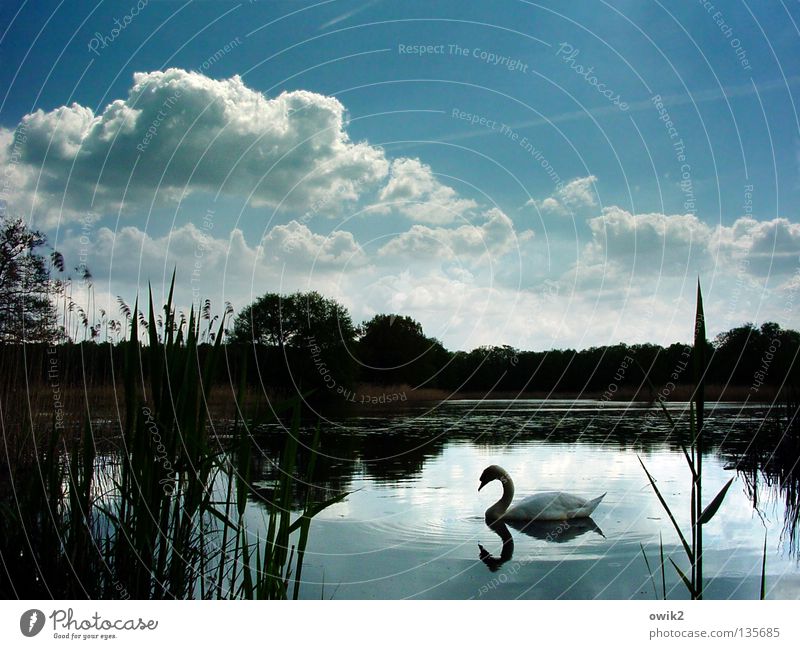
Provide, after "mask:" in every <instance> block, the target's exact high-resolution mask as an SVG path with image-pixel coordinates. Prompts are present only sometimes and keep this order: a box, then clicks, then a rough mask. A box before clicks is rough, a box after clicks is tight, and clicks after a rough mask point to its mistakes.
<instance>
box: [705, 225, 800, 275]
mask: <svg viewBox="0 0 800 649" xmlns="http://www.w3.org/2000/svg"><path fill="white" fill-rule="evenodd" d="M710 248H711V250H712V251H716V250H718V251H719V253H720V254H721V255H726V256H728V257H729V258H731V259H733V260H734V261H735V260H746V264H747V266H748V269H749V271H750V273H752V274H754V275H758V276H766V275H784V274H792V273H794V272H795V271H796V270H797V269H798V267H800V224H798V223H792V222H791V221H789V220H788V219H784V218H775V219H771V220H769V221H758V220H756V219H754V218H752V217H749V216H746V217H742V218H740V219H737V220H736V221H735V222H734V223H733V225H731V226H729V227H725V226H719V227H718V228H717V229H716V230H715V232H714V235H713V237H712V240H711V242H710Z"/></svg>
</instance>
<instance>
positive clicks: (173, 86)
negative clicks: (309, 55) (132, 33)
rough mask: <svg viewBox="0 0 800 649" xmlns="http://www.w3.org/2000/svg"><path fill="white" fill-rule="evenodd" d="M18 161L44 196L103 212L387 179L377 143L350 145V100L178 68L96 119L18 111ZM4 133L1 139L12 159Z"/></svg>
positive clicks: (270, 201)
mask: <svg viewBox="0 0 800 649" xmlns="http://www.w3.org/2000/svg"><path fill="white" fill-rule="evenodd" d="M16 132H17V134H18V136H19V135H21V136H22V137H17V140H18V141H19V142H20V146H19V147H18V150H17V159H18V162H19V164H20V165H21V166H24V167H25V168H26V169H27V170H28V172H29V173H28V182H27V189H28V190H29V191H32V190H33V187H34V183H36V182H37V179H38V185H37V192H38V194H39V199H40V201H42V202H44V203H46V204H48V205H50V206H55V207H56V208H57V207H58V206H60V205H61V202H62V199H63V200H64V203H65V206H66V207H67V208H68V209H71V210H88V209H90V208H92V209H94V210H98V211H102V210H108V209H113V208H116V207H118V206H119V205H120V204H121V203H122V200H123V196H124V198H125V201H126V202H127V203H139V204H140V205H149V204H150V202H151V201H155V202H157V203H158V202H165V201H174V200H177V199H178V198H180V197H182V196H183V195H185V194H190V193H193V192H196V191H207V192H214V193H216V192H218V191H220V192H223V193H229V194H238V195H243V196H248V197H251V201H252V202H253V203H254V204H266V205H270V206H277V205H279V204H280V205H284V206H287V207H290V208H297V209H302V208H305V207H307V206H308V205H310V204H313V203H315V202H318V201H320V200H325V198H326V197H327V196H329V195H336V196H338V197H339V198H341V199H354V198H357V197H358V196H359V195H360V190H361V189H363V187H367V186H370V185H373V184H375V185H376V186H377V183H378V182H379V181H380V180H381V179H382V178H384V177H385V176H386V174H387V172H388V168H389V164H388V162H387V160H386V158H385V156H384V153H383V151H382V150H381V149H380V148H377V147H373V146H371V145H369V144H367V143H363V142H362V143H356V142H352V141H351V140H350V138H349V135H348V133H347V131H346V113H345V109H344V106H343V105H342V104H341V103H340V102H339V101H338V100H337V99H335V98H333V97H326V96H324V95H320V94H317V93H313V92H307V91H303V90H297V91H292V92H283V93H281V94H280V95H278V96H277V97H275V98H272V99H268V98H266V97H264V96H263V95H262V94H261V93H259V92H256V91H254V90H252V89H250V88H248V87H247V86H246V85H245V84H244V82H243V81H242V79H241V78H240V77H238V76H234V77H233V78H231V79H225V80H214V79H211V78H209V77H206V76H204V75H202V74H199V73H195V72H187V71H184V70H179V69H169V70H166V71H165V72H160V71H157V72H149V73H137V74H135V75H134V79H133V86H132V87H131V88H130V90H129V92H128V96H127V98H125V99H117V100H115V101H113V102H112V103H111V104H109V105H108V106H106V107H105V108H104V109H103V110H102V111H101V112H100V113H99V114H97V115H95V114H94V112H93V111H92V110H91V109H90V108H88V107H85V106H81V105H79V104H76V103H74V104H72V105H71V106H62V107H60V108H57V109H55V110H52V111H49V112H45V111H43V110H37V111H36V112H33V113H30V114H28V115H26V116H25V117H23V119H22V121H21V122H20V124H19V125H18V127H17V129H16ZM9 137H10V136H9V134H8V132H5V133H4V134H3V139H2V143H3V144H5V147H4V148H5V149H6V152H5V154H4V155H5V157H6V158H8V157H9V155H10V153H9V151H8V147H9V145H8V141H9Z"/></svg>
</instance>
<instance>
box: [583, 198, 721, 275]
mask: <svg viewBox="0 0 800 649" xmlns="http://www.w3.org/2000/svg"><path fill="white" fill-rule="evenodd" d="M588 225H589V229H590V231H591V236H592V241H591V242H590V243H589V244H588V245H587V246H586V248H585V250H584V254H583V260H582V262H583V263H584V264H590V265H593V264H598V263H606V262H611V263H612V264H618V265H620V266H624V267H625V268H626V269H627V270H629V271H630V272H637V273H645V274H651V273H661V274H664V273H666V274H675V273H679V274H683V273H685V272H687V270H688V269H690V268H692V269H697V267H698V265H702V264H703V263H704V262H706V261H707V260H708V244H709V242H710V241H711V234H712V229H711V228H710V227H709V226H708V225H706V224H705V223H703V222H702V221H700V219H698V218H697V217H696V216H694V215H693V214H675V215H666V214H659V213H651V214H632V213H630V212H628V211H627V210H624V209H622V208H621V207H617V206H612V207H607V208H604V209H603V213H602V216H598V217H595V218H592V219H589V221H588Z"/></svg>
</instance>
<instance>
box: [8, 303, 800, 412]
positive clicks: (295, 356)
mask: <svg viewBox="0 0 800 649" xmlns="http://www.w3.org/2000/svg"><path fill="white" fill-rule="evenodd" d="M210 320H211V319H210V317H209V321H210ZM144 324H145V325H146V326H147V325H148V324H149V323H147V322H145V323H144ZM153 326H156V327H163V319H161V320H159V321H158V322H155V323H154V324H153ZM226 331H227V333H226V337H225V339H224V344H223V347H224V350H223V354H224V358H225V362H224V363H221V364H220V367H219V368H218V370H217V373H216V376H215V381H218V382H224V383H228V384H230V385H231V386H237V385H240V384H242V383H244V384H245V385H247V386H248V387H251V388H252V387H258V386H262V387H263V388H265V389H266V390H268V391H271V392H286V393H295V392H304V393H305V392H312V393H313V394H314V395H316V397H315V398H319V399H326V398H330V399H335V398H344V399H349V400H351V401H353V400H356V399H353V398H352V397H353V396H354V395H355V394H357V393H358V390H359V388H358V386H363V385H365V384H368V385H371V386H376V387H377V388H379V389H383V388H386V387H387V386H400V385H406V386H409V387H410V388H412V389H436V390H443V391H446V392H447V393H454V392H462V393H463V392H471V393H479V394H490V393H493V392H494V393H498V392H503V393H524V392H528V393H540V394H543V395H547V394H570V395H575V394H583V395H593V396H597V397H600V398H604V399H614V398H626V397H627V398H629V397H632V396H634V395H636V396H638V398H647V399H651V398H654V397H656V396H657V395H658V394H661V396H662V397H663V398H669V397H670V395H671V394H672V393H673V392H675V391H676V390H678V389H679V388H680V387H681V386H688V385H690V383H691V378H690V377H691V369H690V367H691V366H690V363H691V348H690V347H689V346H688V345H684V344H680V343H676V344H673V345H670V346H668V347H662V346H659V345H653V344H640V345H626V344H624V343H620V344H617V345H611V346H604V347H592V348H589V349H584V350H574V349H556V350H549V351H523V350H518V349H514V348H512V347H509V346H494V347H480V348H478V349H474V350H472V351H470V352H462V351H455V352H454V351H450V350H447V349H445V348H444V346H443V345H442V344H441V343H440V342H439V341H437V340H436V339H434V338H431V337H428V336H426V335H425V333H424V331H423V330H422V326H421V325H420V324H419V323H418V322H416V321H414V320H413V319H412V318H409V317H406V316H399V315H376V316H375V317H373V318H371V319H370V320H368V321H366V322H364V323H362V324H360V325H358V326H356V325H354V324H353V322H352V319H351V317H350V315H349V313H348V311H347V309H346V308H345V307H343V306H342V305H341V304H339V303H337V302H336V301H334V300H330V299H327V298H325V297H323V296H321V295H319V294H318V293H314V292H311V293H296V294H293V295H285V296H281V295H277V294H267V295H265V296H263V297H262V298H260V299H258V300H256V301H255V302H254V303H253V304H251V305H249V306H248V307H247V308H245V309H244V310H242V311H241V312H240V313H239V314H238V315H237V316H236V317H235V318H234V319H233V320H232V322H231V323H230V327H228V328H227V330H226ZM162 335H163V330H160V331H159V333H158V336H159V337H160V336H162ZM131 344H136V345H138V344H140V343H138V342H136V343H131V342H120V343H116V344H111V343H106V342H98V343H94V342H84V343H79V344H76V343H67V344H58V345H45V344H39V345H32V344H28V345H25V346H24V347H23V346H20V345H13V344H5V345H2V346H0V372H2V373H3V377H4V378H5V379H6V380H13V381H16V380H17V379H15V378H12V377H20V376H21V375H20V372H23V371H24V373H25V374H26V375H27V376H26V380H28V381H33V382H49V383H50V384H51V385H53V384H58V385H62V386H70V385H71V386H84V385H86V386H93V385H94V386H98V385H99V386H107V385H109V384H111V382H113V381H114V380H119V379H120V372H121V368H122V367H123V363H122V358H123V354H124V349H125V347H126V346H128V345H131ZM212 344H213V341H212V340H210V339H209V340H208V341H207V342H206V343H205V344H200V345H199V347H198V351H197V353H198V363H200V364H201V365H202V364H203V363H204V356H205V355H206V354H207V353H208V351H209V350H210V349H211V346H212ZM143 349H144V347H143ZM798 351H800V334H799V333H798V332H796V331H793V330H788V329H782V328H781V327H780V326H779V325H777V324H776V323H771V322H768V323H764V324H763V325H761V326H760V327H756V326H755V325H753V324H744V325H742V326H740V327H736V328H734V329H731V330H730V331H727V332H725V333H723V334H720V335H719V336H717V337H716V338H715V339H714V340H713V341H710V342H709V343H708V350H707V358H709V359H710V362H709V364H708V370H707V374H706V384H707V385H718V386H728V387H729V388H730V387H731V386H736V387H738V388H742V389H746V390H747V392H748V393H749V394H750V395H751V398H756V399H757V398H759V397H760V396H764V397H766V396H768V394H770V393H772V392H774V391H775V390H776V389H778V388H781V387H796V386H800V368H798ZM139 358H140V363H139V367H137V368H136V371H137V372H140V373H142V375H144V376H146V375H148V373H149V363H150V358H149V355H148V354H146V353H142V354H140V355H139ZM740 392H741V390H740ZM679 394H680V392H678V393H676V394H674V395H673V396H674V397H676V398H677V397H678V396H679Z"/></svg>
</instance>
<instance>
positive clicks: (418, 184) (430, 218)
mask: <svg viewBox="0 0 800 649" xmlns="http://www.w3.org/2000/svg"><path fill="white" fill-rule="evenodd" d="M378 198H379V199H380V201H381V203H378V204H376V205H374V206H373V207H372V210H373V211H377V212H387V211H388V210H389V209H391V208H394V209H396V210H398V211H399V212H401V213H402V214H404V215H406V216H407V217H409V218H411V219H412V220H414V221H417V222H419V223H432V224H444V223H452V222H454V221H457V220H459V219H463V218H464V216H465V214H466V213H467V212H469V211H470V210H472V209H474V208H475V207H477V203H475V201H473V200H470V199H466V198H461V197H460V196H459V195H458V192H456V190H455V189H453V188H452V187H449V186H448V185H444V184H442V183H441V182H440V181H439V180H438V179H437V178H436V176H435V175H434V173H433V171H431V168H430V167H429V166H428V165H426V164H423V163H422V162H420V161H419V160H417V159H415V158H398V159H396V160H394V161H393V162H392V166H391V173H390V176H389V181H388V183H387V184H386V186H385V187H384V188H383V189H382V190H381V191H380V193H379V195H378Z"/></svg>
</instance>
